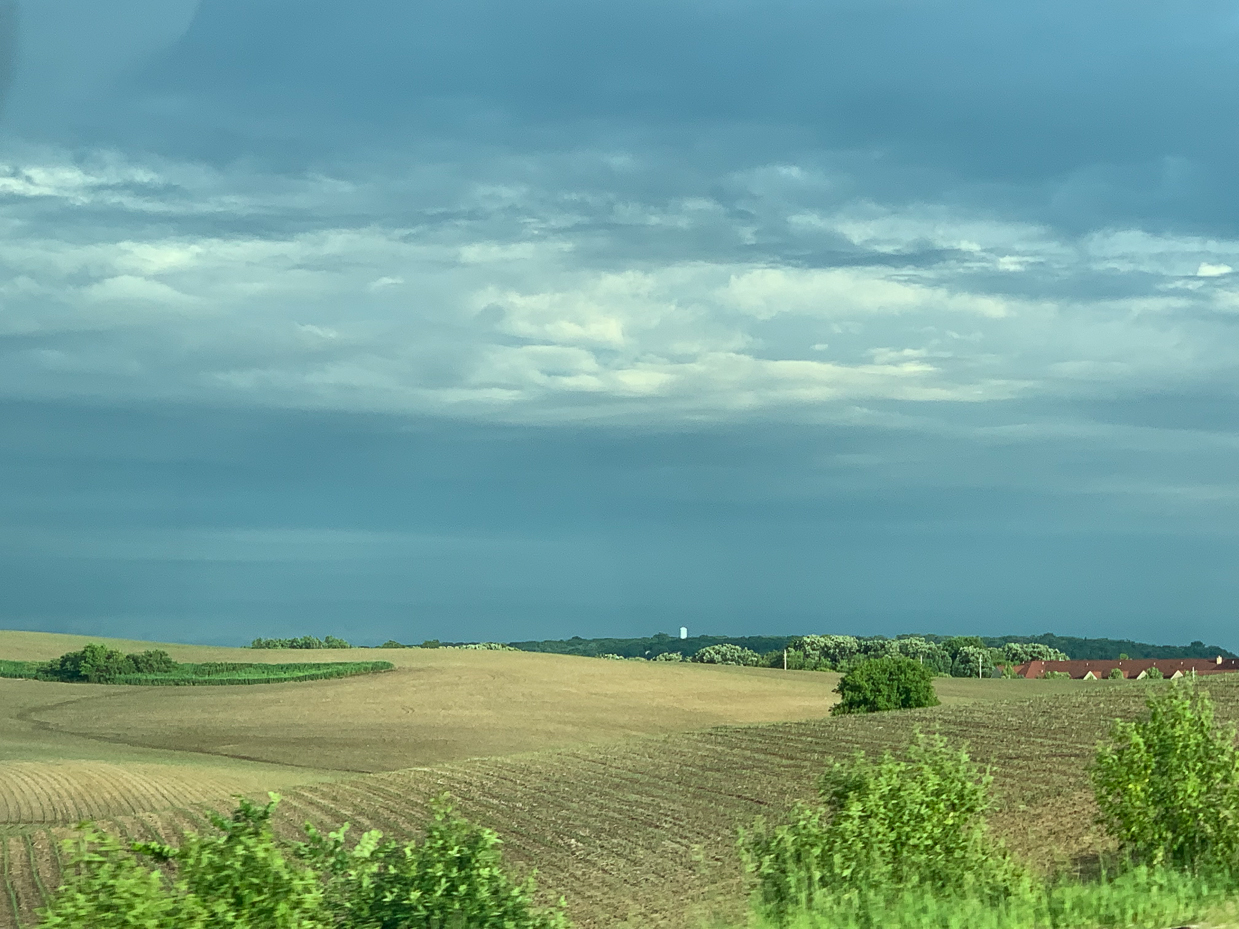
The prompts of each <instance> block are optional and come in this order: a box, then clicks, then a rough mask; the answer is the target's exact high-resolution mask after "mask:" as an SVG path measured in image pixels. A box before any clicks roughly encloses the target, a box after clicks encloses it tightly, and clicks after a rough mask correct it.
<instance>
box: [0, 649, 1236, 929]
mask: <svg viewBox="0 0 1239 929" xmlns="http://www.w3.org/2000/svg"><path fill="white" fill-rule="evenodd" d="M18 635H19V634H14V633H0V656H3V657H14V658H42V657H51V656H53V655H57V654H60V653H62V652H63V651H66V650H68V649H71V648H78V647H80V646H81V644H82V643H84V642H86V641H91V640H89V639H84V638H80V637H79V638H73V639H70V638H69V637H58V639H57V640H56V641H53V642H50V643H45V642H39V641H38V639H37V637H36V636H33V634H24V638H25V640H24V641H14V639H13V638H11V637H16V636H18ZM8 645H12V646H13V647H12V648H8V647H6V646H8ZM122 647H127V648H130V649H131V650H132V649H141V648H147V647H151V645H150V643H124V644H123V645H122ZM19 648H24V649H25V650H26V651H25V653H24V654H15V652H17V651H18V650H19ZM168 649H169V651H171V652H173V654H174V655H175V656H176V657H179V658H182V659H184V660H246V659H248V660H272V661H284V660H289V657H290V656H291V657H292V658H294V659H299V660H337V659H338V658H339V657H340V656H348V657H353V656H355V655H356V654H357V652H355V651H354V652H351V653H346V652H330V651H323V652H305V651H302V652H295V653H290V652H281V651H272V652H264V651H250V650H236V649H209V650H207V649H199V648H197V647H192V646H181V647H171V646H169V647H168ZM204 652H205V653H209V654H210V655H211V657H210V658H205V657H203V656H204ZM364 654H366V655H374V656H381V657H383V658H385V659H387V660H391V661H393V662H395V663H396V664H397V665H398V667H397V670H395V671H391V672H386V673H383V674H379V675H375V676H372V677H366V678H350V679H344V680H335V681H320V682H311V683H303V684H281V685H263V686H250V687H237V688H231V687H220V688H145V687H143V688H137V687H103V686H93V685H72V684H50V683H43V682H36V681H0V811H9V810H11V811H12V812H11V813H9V812H4V813H3V815H5V816H7V817H9V819H7V821H3V822H0V853H2V854H0V866H2V867H3V874H4V875H5V889H4V893H3V894H0V927H8V926H17V925H19V924H20V925H21V926H29V925H31V923H32V921H33V914H34V909H35V907H36V906H37V905H39V903H40V902H41V900H42V899H43V897H44V895H45V894H46V892H47V889H48V888H50V887H54V886H55V885H56V882H57V881H58V879H59V867H60V865H59V862H58V858H57V856H56V852H55V848H54V842H53V839H54V836H55V835H56V834H63V833H64V832H65V829H64V826H63V825H56V824H65V823H68V822H72V821H73V820H75V819H77V818H79V817H80V816H82V815H88V816H92V817H98V818H100V819H101V820H103V821H105V823H106V824H107V825H108V827H109V828H112V829H115V830H117V831H118V832H120V833H122V834H123V835H126V836H130V837H132V838H135V839H155V838H158V839H161V840H165V841H166V840H169V839H173V838H175V837H176V836H177V835H178V834H180V833H181V832H183V831H185V830H190V829H202V828H204V826H205V813H206V810H207V809H208V808H215V809H219V810H227V809H229V808H230V805H231V800H230V798H229V794H232V793H237V792H240V793H245V794H249V795H252V796H256V797H261V796H262V793H263V792H264V791H265V790H267V789H276V790H279V791H281V792H282V793H283V795H284V800H283V802H282V804H281V807H280V813H279V824H278V825H279V829H280V830H281V832H283V833H284V834H286V835H289V836H292V835H295V834H297V832H298V830H299V828H300V825H301V823H303V822H305V821H311V822H314V823H315V824H316V825H318V826H320V827H327V828H335V827H337V826H339V825H340V824H342V823H343V822H346V821H347V822H351V823H352V824H353V827H354V830H358V831H359V830H362V829H367V828H379V829H382V830H383V831H384V832H385V833H387V834H390V835H397V836H412V835H415V834H417V832H418V831H419V830H420V828H421V825H422V823H424V821H425V818H426V811H427V809H428V804H429V802H430V800H431V799H432V798H433V797H434V796H436V795H438V794H439V793H441V792H444V791H447V792H450V793H451V795H452V796H453V797H455V798H456V802H457V803H458V805H459V807H460V808H461V809H462V811H463V812H464V813H465V814H466V815H468V816H469V817H470V818H472V819H475V820H476V821H478V822H480V823H483V824H485V825H488V826H491V827H493V828H495V829H496V830H498V831H499V833H500V834H501V835H502V836H503V838H504V839H505V841H506V843H507V849H508V853H509V855H510V857H511V858H512V860H513V861H515V862H516V863H517V865H518V866H519V867H522V868H536V869H537V870H538V872H539V874H540V883H541V885H542V886H543V888H544V889H545V890H546V891H547V893H548V894H549V895H550V896H553V897H557V896H558V895H560V894H563V895H565V896H566V898H567V900H568V904H569V907H570V911H571V915H572V916H573V918H574V919H575V920H576V922H577V923H578V924H579V925H580V926H582V927H585V929H594V927H598V929H603V927H613V926H616V925H619V924H624V923H634V924H635V923H640V924H641V925H656V926H668V927H677V929H679V927H688V926H690V925H699V924H700V921H701V920H702V919H708V918H711V917H713V916H720V917H724V918H728V919H739V917H740V916H741V915H742V912H741V911H742V909H743V905H744V894H743V884H742V879H741V873H740V867H739V863H738V860H737V857H736V854H735V834H736V832H735V831H736V828H737V827H738V826H739V825H741V824H746V823H748V822H751V821H752V819H753V818H754V817H756V816H758V815H762V814H766V815H770V814H777V813H778V812H780V811H782V810H783V809H785V808H786V807H787V806H788V805H789V804H790V803H791V802H792V801H793V800H795V799H797V798H802V799H807V798H810V797H812V795H813V784H814V781H815V780H816V778H817V777H818V776H819V775H820V774H821V772H822V771H823V770H824V769H825V767H826V766H827V765H828V764H829V763H830V762H831V761H833V760H836V759H840V758H843V757H845V756H848V755H850V754H851V753H852V752H854V751H856V750H857V749H864V750H866V751H871V752H874V751H876V752H880V751H883V750H886V749H891V750H895V751H898V750H900V749H902V748H903V747H904V746H905V745H906V744H907V742H908V741H909V739H910V738H911V737H912V733H913V730H914V729H917V728H920V729H923V730H936V731H940V732H942V733H943V734H944V735H946V736H947V737H948V738H951V739H952V740H953V741H964V742H967V743H969V744H970V745H971V747H972V750H973V754H974V756H975V757H977V758H978V759H980V760H982V761H984V762H985V763H988V764H991V765H992V766H993V770H994V774H995V777H996V781H995V785H996V788H997V794H998V802H999V806H998V809H997V811H996V820H995V822H996V827H997V828H998V830H999V831H1000V832H1001V833H1002V834H1004V835H1005V836H1006V837H1007V840H1008V841H1009V842H1010V844H1012V845H1013V846H1014V847H1015V848H1016V849H1017V850H1018V851H1020V852H1021V853H1022V854H1025V855H1026V856H1028V857H1030V858H1032V859H1034V860H1036V861H1039V862H1041V863H1043V864H1046V863H1049V862H1051V861H1054V860H1061V861H1068V860H1070V859H1073V858H1082V857H1083V858H1086V857H1087V856H1088V855H1090V854H1093V853H1095V852H1096V851H1097V850H1098V849H1099V848H1100V847H1102V844H1103V843H1102V840H1101V838H1100V837H1099V835H1098V833H1097V832H1096V830H1095V829H1094V828H1093V825H1092V821H1091V820H1092V815H1093V812H1092V807H1091V800H1090V799H1089V794H1088V789H1087V788H1088V784H1087V777H1086V768H1087V763H1088V761H1089V759H1090V758H1091V757H1092V752H1093V749H1094V746H1095V744H1096V742H1097V740H1098V739H1099V738H1101V737H1102V736H1103V735H1104V733H1105V731H1106V729H1107V728H1108V725H1109V721H1110V720H1111V719H1113V718H1114V717H1116V716H1124V717H1126V716H1132V715H1135V714H1136V713H1138V712H1139V711H1140V710H1141V708H1142V706H1143V700H1144V697H1145V695H1146V694H1147V693H1148V692H1149V688H1151V687H1159V686H1168V685H1167V684H1165V683H1161V682H1109V681H1099V682H1078V681H1044V682H1041V681H975V680H942V681H940V682H938V683H939V693H940V697H941V698H942V700H943V706H941V707H937V708H933V709H927V710H917V711H909V712H903V713H890V714H876V715H872V716H856V717H841V718H822V717H823V716H824V714H825V713H826V712H827V709H828V707H829V705H830V703H831V701H832V698H833V695H832V694H831V689H832V688H833V686H834V684H835V681H836V680H837V678H836V676H835V675H827V674H821V673H812V672H789V673H783V672H776V671H769V670H759V669H742V668H720V667H710V666H698V665H675V664H670V663H668V664H662V663H657V664H654V663H642V662H618V661H603V660H598V659H588V658H571V657H564V656H554V655H533V654H522V653H510V652H478V651H433V650H420V649H409V650H395V649H393V650H383V651H378V650H375V651H372V652H365V653H364ZM1206 683H1207V686H1208V687H1209V688H1210V689H1211V690H1212V691H1213V693H1214V696H1215V699H1216V700H1217V703H1218V709H1219V716H1221V717H1222V718H1225V719H1236V718H1239V684H1237V683H1231V682H1229V681H1226V680H1222V679H1215V680H1210V681H1208V682H1206ZM249 759H256V760H249ZM357 772H368V773H357ZM354 834H356V832H354ZM18 920H20V923H19V922H18Z"/></svg>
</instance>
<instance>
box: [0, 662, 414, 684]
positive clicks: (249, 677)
mask: <svg viewBox="0 0 1239 929" xmlns="http://www.w3.org/2000/svg"><path fill="white" fill-rule="evenodd" d="M44 667H45V664H44V662H41V661H4V660H0V678H28V679H32V680H42V679H46V678H45V676H44V675H43V674H42V671H43V668H44ZM393 667H394V665H392V663H391V662H390V661H332V662H309V661H304V662H295V663H289V664H262V663H257V664H249V663H244V662H223V661H207V662H200V663H194V662H184V663H181V664H178V665H177V666H176V668H175V669H174V670H172V671H168V672H165V673H159V674H124V675H120V676H118V677H116V678H115V679H114V680H112V681H111V682H110V683H114V684H131V685H143V686H171V687H191V686H212V685H213V686H222V685H233V684H286V683H292V682H295V681H321V680H327V679H330V678H337V677H352V676H354V675H358V674H372V673H374V672H376V671H390V670H391V669H392V668H393Z"/></svg>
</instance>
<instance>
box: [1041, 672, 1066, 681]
mask: <svg viewBox="0 0 1239 929" xmlns="http://www.w3.org/2000/svg"><path fill="white" fill-rule="evenodd" d="M1041 679H1042V680H1043V681H1069V680H1071V675H1070V674H1068V673H1067V672H1066V671H1046V672H1045V673H1044V674H1043V675H1041Z"/></svg>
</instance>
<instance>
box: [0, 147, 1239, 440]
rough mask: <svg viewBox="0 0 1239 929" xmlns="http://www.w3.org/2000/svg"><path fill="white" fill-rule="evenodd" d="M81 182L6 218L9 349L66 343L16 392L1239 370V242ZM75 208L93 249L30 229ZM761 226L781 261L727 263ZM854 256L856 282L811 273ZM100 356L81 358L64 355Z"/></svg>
mask: <svg viewBox="0 0 1239 929" xmlns="http://www.w3.org/2000/svg"><path fill="white" fill-rule="evenodd" d="M600 157H602V156H600ZM602 160H604V161H605V157H603V158H602ZM81 164H83V165H86V167H80V166H76V165H75V164H68V163H67V161H66V160H65V159H61V161H59V162H57V161H56V160H55V159H52V160H50V161H48V162H47V163H46V164H42V163H39V164H34V165H33V166H27V167H21V168H15V167H11V168H10V169H9V170H8V171H7V173H3V174H0V195H3V196H8V197H10V198H11V199H10V205H13V204H16V206H15V207H14V210H11V211H10V215H9V216H6V220H5V223H4V224H0V279H2V280H3V281H4V282H5V283H3V284H0V331H2V332H6V333H35V332H38V333H42V334H43V335H44V336H45V337H46V338H48V339H50V340H51V343H50V344H48V345H47V346H44V347H43V348H42V349H41V351H43V352H45V354H43V355H41V356H36V355H33V354H25V355H21V354H12V353H11V354H9V355H6V356H2V357H0V391H7V392H8V393H10V394H22V395H30V394H42V395H46V394H63V393H65V392H81V393H86V394H90V395H92V396H99V395H109V394H110V395H114V396H118V397H121V396H123V397H143V398H160V397H163V398H173V397H174V398H177V399H200V400H204V401H211V400H212V399H214V398H216V397H217V395H219V394H220V393H221V392H222V393H223V394H225V395H227V396H228V398H229V400H230V402H236V401H237V400H238V399H240V400H243V401H245V402H250V403H254V404H259V405H281V406H285V405H289V406H331V407H339V408H343V409H387V410H402V411H410V412H426V413H436V414H443V415H470V416H481V417H489V416H499V417H503V418H506V419H524V420H537V419H544V418H561V419H562V418H566V417H569V418H577V419H584V420H589V419H592V418H595V417H615V416H622V417H627V418H630V419H639V420H643V421H660V420H664V419H666V420H675V419H677V418H680V417H685V416H688V417H703V416H715V417H726V416H729V415H735V414H737V413H738V412H739V411H754V410H782V411H784V412H785V413H786V415H798V413H797V411H803V410H817V409H820V408H822V406H823V405H826V404H847V403H863V402H868V401H872V400H878V399H886V400H900V401H909V402H911V401H918V400H931V399H932V400H945V401H958V402H973V401H978V400H991V399H1001V398H1009V397H1013V396H1036V395H1038V394H1048V395H1063V394H1073V393H1078V392H1089V391H1096V390H1101V389H1105V390H1108V391H1114V390H1126V389H1131V390H1140V391H1145V390H1149V389H1156V387H1157V385H1159V384H1183V383H1185V382H1187V381H1190V380H1192V379H1197V380H1199V379H1202V378H1203V379H1209V378H1215V379H1216V378H1220V379H1222V380H1227V379H1232V378H1233V376H1234V375H1235V372H1236V368H1237V367H1239V346H1236V345H1235V343H1234V340H1233V338H1229V337H1228V335H1227V333H1223V332H1221V331H1220V330H1219V329H1218V326H1220V325H1222V323H1221V322H1220V321H1219V315H1220V314H1225V313H1230V312H1232V311H1233V306H1234V305H1235V302H1236V299H1237V298H1236V296H1235V295H1234V294H1233V293H1232V292H1231V291H1230V290H1228V289H1227V288H1226V286H1225V285H1224V284H1223V283H1220V284H1218V285H1209V286H1205V284H1204V282H1202V281H1200V280H1198V275H1201V274H1212V275H1213V276H1221V270H1222V269H1226V270H1227V271H1228V270H1229V268H1230V265H1227V264H1223V263H1222V262H1223V259H1225V260H1227V261H1239V242H1229V241H1213V240H1208V241H1206V240H1202V239H1198V238H1175V237H1172V236H1165V235H1160V236H1154V235H1150V234H1148V233H1145V232H1143V231H1141V230H1115V231H1110V232H1106V233H1104V234H1102V233H1098V234H1094V235H1089V236H1085V237H1083V238H1081V239H1078V240H1071V239H1058V238H1055V237H1054V236H1053V235H1052V234H1051V232H1050V231H1049V230H1047V229H1044V228H1041V227H1036V226H1031V225H1024V224H1019V223H1004V222H999V221H995V220H992V219H988V218H976V217H972V216H969V215H965V214H960V213H958V211H953V210H951V209H948V208H946V207H931V206H915V207H909V208H906V209H896V208H894V207H886V206H881V205H878V204H874V203H872V202H868V201H863V202H862V201H857V202H853V203H844V204H842V205H841V206H839V207H837V208H836V209H834V210H833V211H832V210H827V209H823V208H821V207H820V206H815V207H813V208H808V207H806V206H805V205H804V204H800V203H797V202H796V201H795V198H796V197H797V196H801V195H814V196H816V193H815V192H820V191H822V190H825V189H828V188H829V187H830V184H829V183H828V182H827V180H826V179H823V178H821V177H819V176H816V175H814V174H813V173H812V172H811V171H809V170H808V169H803V170H802V169H800V168H797V167H796V166H794V165H781V166H775V167H774V168H772V169H769V170H765V171H762V172H755V173H754V175H753V177H752V178H750V179H749V181H751V183H752V184H753V185H754V189H755V190H760V191H761V198H765V199H761V200H760V202H758V203H757V204H755V209H753V210H749V211H747V212H745V213H744V215H743V216H741V217H740V218H738V219H733V218H731V216H730V214H729V213H728V211H727V210H726V209H724V208H723V207H722V206H721V205H720V204H718V203H716V202H714V201H712V200H707V199H702V198H692V197H681V198H678V199H670V200H667V201H666V202H662V203H660V202H656V201H650V202H637V201H635V200H627V199H624V198H620V197H617V196H613V195H611V194H610V193H608V192H607V191H605V190H602V191H600V190H582V191H581V192H579V193H573V194H571V195H570V196H569V195H565V194H564V192H563V191H561V190H558V189H550V188H547V189H541V188H539V187H537V186H536V185H533V184H529V183H524V182H522V183H495V184H477V183H472V184H463V185H461V186H460V187H459V188H456V189H455V193H454V194H453V196H454V197H456V198H457V199H456V201H454V206H453V204H450V203H449V204H446V205H444V204H439V205H438V206H436V210H437V211H438V212H437V213H434V215H436V216H437V215H439V214H442V218H441V219H439V220H435V221H430V220H426V221H425V222H423V223H422V224H420V225H417V226H405V225H402V224H400V223H399V222H397V221H396V220H397V219H398V218H399V217H400V216H404V215H405V214H406V213H408V212H410V211H409V209H408V208H407V207H403V208H401V209H400V210H397V211H395V212H394V213H393V215H392V217H390V221H388V222H380V221H377V220H375V219H372V218H370V215H369V213H368V212H367V210H368V209H371V208H373V209H378V206H376V204H379V203H380V201H382V199H383V198H382V197H381V196H379V194H378V193H376V191H375V190H371V189H370V188H368V187H367V186H366V185H365V184H361V183H341V182H339V181H338V180H333V179H330V178H322V177H306V178H300V179H297V178H293V179H289V178H275V179H272V180H271V182H270V184H267V183H266V178H265V176H258V177H251V176H240V177H231V176H230V175H228V174H225V173H220V172H217V171H213V170H209V169H205V168H202V167H200V166H195V165H168V164H164V163H152V164H151V165H142V164H131V163H129V162H126V161H124V160H123V159H118V158H115V157H111V156H106V157H105V156H98V157H96V158H94V159H93V160H92V159H89V158H88V159H82V160H81ZM793 169H794V170H793ZM607 176H608V177H613V176H614V172H612V171H611V170H610V168H608V174H607ZM749 181H746V183H748V182H749ZM425 186H426V188H427V190H431V189H432V188H433V195H434V196H441V195H442V194H441V191H440V188H441V187H444V186H445V185H443V184H430V183H429V182H428V183H427V184H426V185H425ZM242 191H244V192H246V193H241V192H242ZM254 191H261V194H255V193H253V192H254ZM806 192H807V193H806ZM430 195H431V194H417V196H430ZM787 198H791V199H790V200H789V199H787ZM767 201H768V202H767ZM66 203H68V204H71V205H72V206H73V207H74V209H75V210H76V211H77V212H75V213H74V214H73V215H74V216H77V217H79V219H78V220H76V223H77V224H76V225H75V224H74V223H73V222H70V223H69V224H68V225H64V224H63V223H64V220H63V214H60V213H56V214H55V215H56V217H57V218H56V221H55V222H54V223H41V219H40V218H41V217H42V216H43V213H42V212H41V211H43V210H46V209H53V210H60V209H63V205H64V204H66ZM48 204H52V206H50V207H49V206H48ZM363 207H365V208H363ZM758 207H759V208H760V209H758ZM762 210H765V211H766V212H767V213H768V214H769V215H768V216H765V217H763V215H762V213H761V211H762ZM178 211H179V216H180V220H179V221H177V222H172V223H169V222H168V220H167V217H168V216H176V215H178ZM432 212H433V211H427V212H426V213H425V215H431V213H432ZM359 213H360V214H362V215H366V216H367V217H368V218H367V221H366V223H365V224H364V225H359V224H357V223H356V221H355V220H354V219H353V217H355V216H357V215H359ZM155 214H158V215H159V216H160V218H159V220H158V222H157V223H155V224H152V222H151V221H150V217H151V216H152V215H155ZM290 216H291V217H293V219H292V220H290V219H289V217H290ZM203 217H208V218H210V217H222V219H219V220H218V221H217V219H214V218H211V219H210V220H209V221H207V220H205V219H203ZM239 217H244V222H238V218H239ZM514 217H515V218H514ZM225 219H226V221H224V220H225ZM204 224H205V225H204ZM763 224H772V225H771V228H774V229H777V231H778V232H779V234H780V235H788V236H791V239H790V240H789V241H788V242H786V243H784V244H783V245H781V246H779V248H775V249H766V250H765V251H764V252H761V253H760V254H750V253H749V252H748V251H745V252H736V251H734V250H733V249H734V247H735V243H738V242H743V241H748V242H750V243H760V242H761V241H762V238H763V237H762V235H761V234H754V230H757V232H758V233H760V232H761V230H762V229H763V228H764V227H763ZM34 228H37V230H38V231H37V233H36V234H32V232H31V230H32V229H34ZM170 228H171V229H174V230H175V232H174V233H170V232H169V229H170ZM194 229H199V230H200V231H199V232H197V233H195V232H194V231H193V230H194ZM651 230H653V231H651ZM651 235H656V236H658V237H659V238H657V240H656V241H655V242H654V243H653V244H649V245H647V244H646V238H647V237H648V236H651ZM702 241H708V242H716V243H724V244H720V245H714V246H709V247H699V246H698V244H697V243H700V242H702ZM839 242H848V243H851V246H849V247H853V248H855V249H856V251H855V253H854V254H853V253H850V254H849V261H848V263H847V266H845V267H829V266H823V267H813V266H811V264H809V263H807V260H806V257H805V256H812V255H814V254H816V252H815V249H820V248H821V247H822V245H823V243H834V245H832V246H831V247H832V248H833V247H835V246H837V244H838V243H839ZM726 243H731V244H726ZM758 247H759V246H758V245H757V244H750V246H748V248H751V249H756V248H758ZM926 250H928V251H926ZM825 253H827V254H830V253H831V252H830V251H829V249H827V250H826V252H825ZM901 256H907V257H906V259H905V258H903V257H901ZM925 256H928V257H925ZM1015 272H1018V273H1015ZM1128 272H1131V274H1130V275H1129V276H1127V277H1124V282H1125V283H1124V286H1123V287H1121V288H1118V289H1115V288H1114V287H1113V281H1114V280H1115V274H1116V273H1119V274H1124V275H1126V274H1128ZM1067 280H1071V281H1076V282H1080V283H1079V286H1075V287H1074V289H1070V290H1069V291H1068V295H1066V296H1064V290H1063V288H1062V287H1061V286H1060V282H1062V281H1067ZM1185 284H1192V285H1194V287H1189V286H1184V285H1185ZM85 331H89V332H90V333H91V349H90V350H89V351H83V350H82V349H81V347H80V346H78V345H72V344H70V342H69V341H68V340H69V339H70V338H71V336H72V334H73V333H74V332H85ZM61 336H63V337H64V339H65V340H66V341H65V344H60V343H59V342H57V341H56V340H57V339H58V338H60V337H61ZM2 350H3V349H2V348H0V351H2ZM810 351H811V352H813V353H814V355H813V356H812V357H811V358H809V359H806V358H805V355H806V354H807V353H808V352H810ZM822 353H828V354H822ZM53 369H58V370H60V371H61V372H63V371H66V370H72V372H73V375H74V376H73V378H72V379H66V378H64V377H55V376H53V374H52V372H53Z"/></svg>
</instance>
